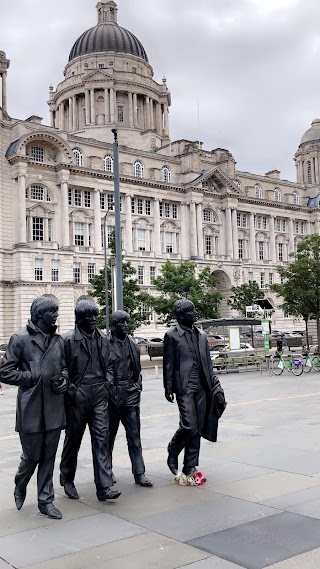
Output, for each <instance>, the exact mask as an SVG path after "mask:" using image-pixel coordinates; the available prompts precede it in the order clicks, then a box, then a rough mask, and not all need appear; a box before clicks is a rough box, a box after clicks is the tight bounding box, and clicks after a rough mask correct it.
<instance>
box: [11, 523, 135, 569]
mask: <svg viewBox="0 0 320 569" xmlns="http://www.w3.org/2000/svg"><path fill="white" fill-rule="evenodd" d="M144 532H146V530H145V529H143V528H141V527H139V526H137V525H134V524H131V523H130V522H127V521H126V520H121V519H118V518H116V517H115V516H110V515H109V514H104V513H100V514H98V515H95V516H88V517H85V518H80V519H75V520H71V521H69V522H63V523H58V524H56V525H54V526H52V527H50V530H49V531H48V528H40V529H34V530H30V531H25V532H22V533H18V534H15V535H10V536H6V537H1V538H0V552H1V557H2V558H3V559H4V560H5V561H7V562H8V563H11V564H12V565H13V566H14V567H17V568H20V567H26V566H27V565H32V564H35V563H38V562H40V561H45V560H47V559H54V558H58V557H60V556H63V555H66V554H68V553H72V552H74V551H81V550H85V549H88V548H91V547H95V546H97V545H101V544H103V543H110V542H113V541H117V540H120V539H124V538H126V537H130V536H133V535H138V534H141V533H144ZM35 544H36V547H35Z"/></svg>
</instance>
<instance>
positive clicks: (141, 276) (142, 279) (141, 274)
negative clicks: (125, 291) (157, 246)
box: [138, 266, 144, 285]
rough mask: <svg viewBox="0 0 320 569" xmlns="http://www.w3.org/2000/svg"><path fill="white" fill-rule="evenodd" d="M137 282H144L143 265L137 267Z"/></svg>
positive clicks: (140, 283) (141, 283)
mask: <svg viewBox="0 0 320 569" xmlns="http://www.w3.org/2000/svg"><path fill="white" fill-rule="evenodd" d="M138 284H139V285H143V284H144V267H141V266H139V267H138Z"/></svg>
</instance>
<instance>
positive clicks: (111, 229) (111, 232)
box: [107, 225, 114, 247]
mask: <svg viewBox="0 0 320 569" xmlns="http://www.w3.org/2000/svg"><path fill="white" fill-rule="evenodd" d="M107 233H108V235H107V240H108V247H109V246H110V245H111V241H112V240H113V239H114V225H108V227H107Z"/></svg>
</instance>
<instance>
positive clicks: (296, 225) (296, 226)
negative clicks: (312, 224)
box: [295, 221, 300, 233]
mask: <svg viewBox="0 0 320 569" xmlns="http://www.w3.org/2000/svg"><path fill="white" fill-rule="evenodd" d="M299 225H300V224H299V221H296V223H295V229H296V233H299Z"/></svg>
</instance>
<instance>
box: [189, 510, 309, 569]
mask: <svg viewBox="0 0 320 569" xmlns="http://www.w3.org/2000/svg"><path fill="white" fill-rule="evenodd" d="M188 543H189V545H193V546H194V547H197V548H199V549H203V550H204V551H207V552H209V553H212V554H214V555H217V556H218V557H222V558H223V559H226V560H228V561H231V562H233V563H238V564H239V565H240V566H243V567H245V568H246V569H262V568H264V567H269V566H272V565H273V564H274V563H278V562H279V561H283V560H284V559H290V558H292V557H294V556H295V555H297V554H300V553H304V552H306V551H310V550H311V549H314V548H316V547H319V545H320V521H318V520H314V519H312V518H308V517H306V516H299V515H297V514H292V513H290V512H283V513H279V514H275V515H273V516H268V517H266V518H263V519H260V520H255V521H253V522H249V523H246V524H242V525H238V526H237V527H233V528H230V529H228V530H225V531H221V532H217V533H212V534H210V535H206V536H204V537H198V538H196V539H193V540H191V541H189V542H188ZM290 561H291V559H290ZM288 567H290V568H291V565H288ZM299 569H301V568H300V567H299Z"/></svg>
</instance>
